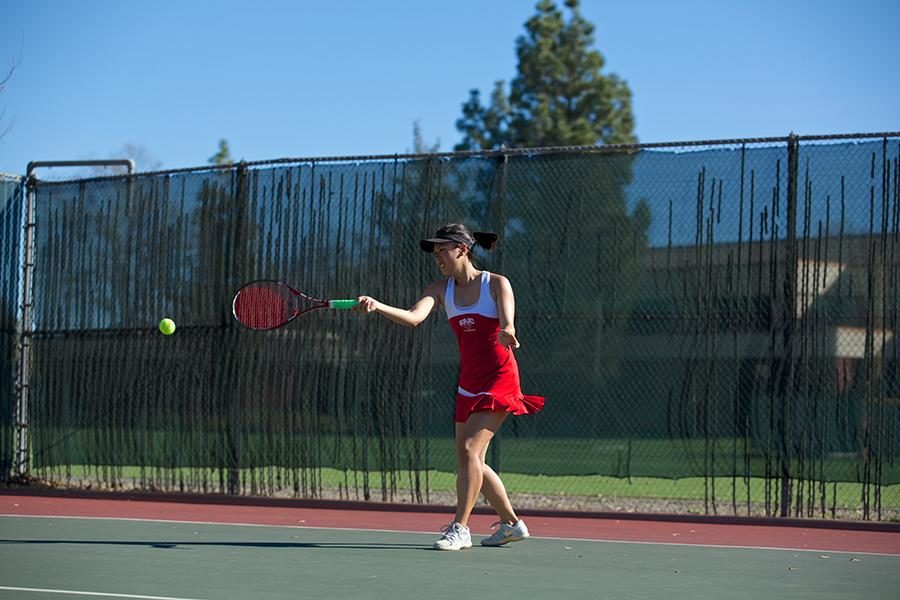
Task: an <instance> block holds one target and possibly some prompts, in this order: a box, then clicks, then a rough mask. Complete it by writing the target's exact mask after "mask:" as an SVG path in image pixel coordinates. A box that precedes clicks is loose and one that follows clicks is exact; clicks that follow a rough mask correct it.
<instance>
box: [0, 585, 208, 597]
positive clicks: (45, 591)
mask: <svg viewBox="0 0 900 600" xmlns="http://www.w3.org/2000/svg"><path fill="white" fill-rule="evenodd" d="M0 590H9V591H11V592H37V593H41V594H67V595H69V596H100V597H103V598H142V599H144V600H200V599H199V598H175V597H173V596H143V595H141V594H112V593H108V592H79V591H76V590H52V589H47V588H27V587H12V586H8V585H0Z"/></svg>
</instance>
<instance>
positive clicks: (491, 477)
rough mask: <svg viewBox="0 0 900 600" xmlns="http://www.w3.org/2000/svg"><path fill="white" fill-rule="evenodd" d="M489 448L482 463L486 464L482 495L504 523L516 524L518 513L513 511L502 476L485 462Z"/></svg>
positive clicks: (485, 450) (483, 455) (485, 448)
mask: <svg viewBox="0 0 900 600" xmlns="http://www.w3.org/2000/svg"><path fill="white" fill-rule="evenodd" d="M487 449H488V447H487V446H485V447H484V452H483V453H482V455H481V462H482V463H484V471H483V473H484V475H483V478H482V483H481V493H482V494H484V497H485V499H487V501H488V503H490V505H491V506H492V507H493V508H494V510H495V511H497V515H498V516H499V517H500V520H501V521H503V522H504V523H509V524H512V523H515V522H516V521H518V520H519V517H517V516H516V512H515V511H514V510H513V507H512V503H511V502H510V501H509V496H507V495H506V487H505V486H504V485H503V482H502V481H500V476H499V475H497V473H496V472H494V470H493V469H492V468H491V467H490V465H488V464H487V463H486V462H485V457H486V456H487Z"/></svg>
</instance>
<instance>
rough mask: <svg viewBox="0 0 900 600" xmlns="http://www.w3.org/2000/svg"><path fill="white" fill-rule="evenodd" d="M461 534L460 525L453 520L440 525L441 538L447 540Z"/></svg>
mask: <svg viewBox="0 0 900 600" xmlns="http://www.w3.org/2000/svg"><path fill="white" fill-rule="evenodd" d="M461 535H462V525H460V524H459V523H456V522H453V523H448V524H446V525H444V526H443V527H441V539H442V540H449V539H452V538H455V537H459V536H461Z"/></svg>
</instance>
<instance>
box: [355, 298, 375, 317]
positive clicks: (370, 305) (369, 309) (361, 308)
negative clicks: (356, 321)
mask: <svg viewBox="0 0 900 600" xmlns="http://www.w3.org/2000/svg"><path fill="white" fill-rule="evenodd" d="M356 302H357V305H356V306H354V307H353V310H355V311H356V312H361V313H363V314H366V315H367V314H369V313H373V312H375V311H376V310H377V309H378V301H377V300H376V299H375V298H373V297H371V296H360V297H358V298H357V299H356Z"/></svg>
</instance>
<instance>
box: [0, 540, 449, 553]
mask: <svg viewBox="0 0 900 600" xmlns="http://www.w3.org/2000/svg"><path fill="white" fill-rule="evenodd" d="M0 544H13V545H15V544H27V545H31V544H37V545H41V544H46V545H56V544H65V545H67V546H143V547H146V548H159V549H162V550H172V549H180V548H182V547H184V548H186V547H188V546H191V547H203V546H223V547H233V548H339V549H343V550H428V551H429V552H435V550H434V548H432V547H430V546H425V545H422V544H386V543H374V542H368V543H352V542H334V543H332V542H195V541H191V542H149V541H139V540H134V541H128V540H4V539H0Z"/></svg>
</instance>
